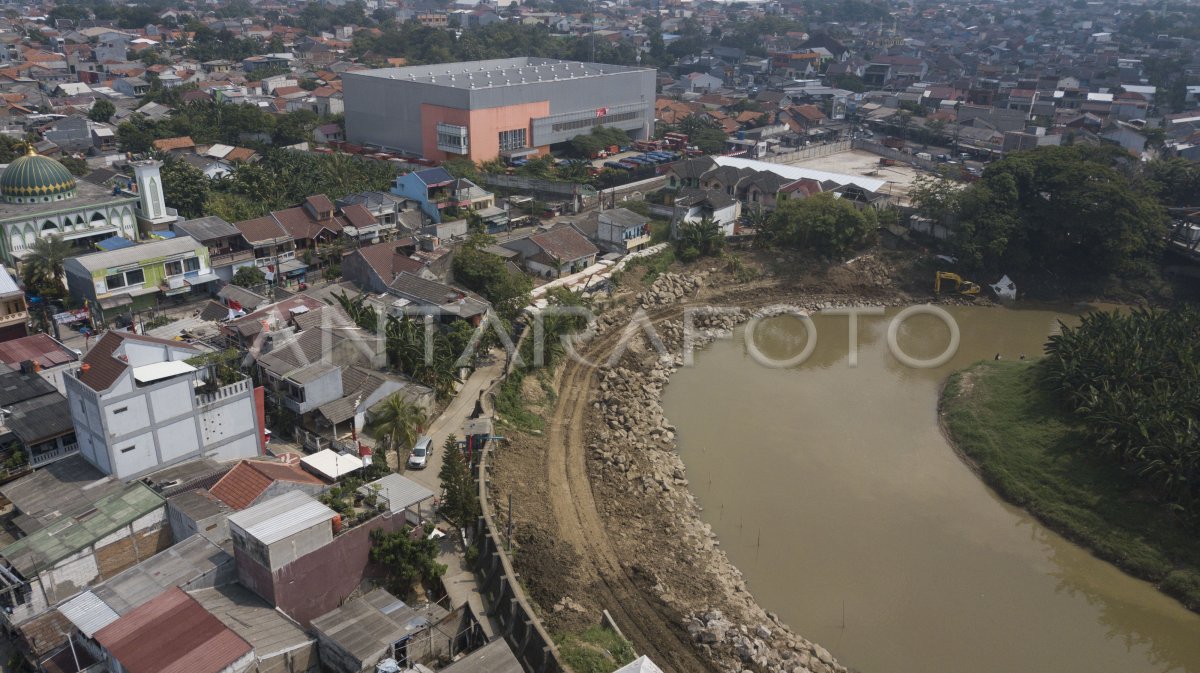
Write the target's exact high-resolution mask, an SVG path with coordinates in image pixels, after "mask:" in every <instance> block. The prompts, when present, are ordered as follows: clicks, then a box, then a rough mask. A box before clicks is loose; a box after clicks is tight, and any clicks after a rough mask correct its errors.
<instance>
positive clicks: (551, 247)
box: [529, 226, 600, 262]
mask: <svg viewBox="0 0 1200 673" xmlns="http://www.w3.org/2000/svg"><path fill="white" fill-rule="evenodd" d="M529 240H531V241H533V242H534V243H535V244H537V246H538V247H539V248H541V249H542V250H545V251H546V253H548V254H549V255H550V256H551V257H554V258H555V259H558V260H560V261H564V262H572V261H575V260H577V259H580V258H583V257H587V256H589V255H595V254H597V253H599V252H600V250H599V249H598V248H597V247H596V246H595V245H593V244H592V242H591V241H589V240H588V239H587V237H586V236H584V235H583V234H581V233H579V230H578V229H576V228H575V227H572V226H565V227H555V228H554V229H551V230H550V231H547V232H545V233H541V234H534V235H533V236H530V237H529Z"/></svg>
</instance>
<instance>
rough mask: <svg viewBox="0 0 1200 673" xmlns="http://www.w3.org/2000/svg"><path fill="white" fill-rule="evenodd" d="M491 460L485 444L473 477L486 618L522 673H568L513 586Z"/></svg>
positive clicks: (478, 569) (518, 589) (477, 568)
mask: <svg viewBox="0 0 1200 673" xmlns="http://www.w3.org/2000/svg"><path fill="white" fill-rule="evenodd" d="M526 331H527V332H528V330H526ZM491 460H492V448H491V446H490V443H489V444H488V445H486V446H485V447H484V450H483V453H482V455H481V456H480V459H479V471H478V473H477V474H476V479H477V480H478V484H479V505H480V510H481V511H482V515H481V516H480V517H479V525H478V526H476V527H475V528H476V531H477V533H476V536H475V538H476V539H475V545H476V546H477V548H478V549H479V558H478V561H477V562H476V565H475V574H476V576H477V577H478V578H479V585H480V593H481V594H482V595H483V601H484V605H485V606H486V608H487V611H488V614H489V615H491V616H492V617H493V618H494V619H495V620H496V622H497V623H498V624H499V625H500V633H501V634H502V635H503V636H504V640H505V641H507V642H508V646H509V647H510V648H512V651H513V653H514V654H516V655H517V659H518V660H519V661H520V662H521V666H522V667H523V668H524V669H525V672H526V673H570V668H568V667H567V665H566V664H565V663H563V661H562V658H561V657H560V655H559V653H558V648H557V647H555V645H554V641H553V640H552V639H551V638H550V634H548V633H547V632H546V628H545V627H544V626H542V622H541V620H539V619H538V617H537V614H535V613H534V611H533V607H532V606H531V605H530V604H529V600H528V599H527V598H526V597H525V591H524V590H523V589H521V585H520V584H519V583H518V582H517V579H516V578H517V574H516V572H514V571H513V567H512V559H511V558H509V556H508V553H507V552H505V551H504V545H503V544H502V543H501V537H500V534H499V531H498V529H497V527H496V523H495V521H494V520H493V512H492V504H491V501H490V499H489V493H488V482H489V479H488V471H489V467H488V466H489V464H490V462H491Z"/></svg>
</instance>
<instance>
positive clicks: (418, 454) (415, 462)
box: [408, 437, 433, 470]
mask: <svg viewBox="0 0 1200 673" xmlns="http://www.w3.org/2000/svg"><path fill="white" fill-rule="evenodd" d="M432 447H433V440H432V439H430V438H428V437H422V438H420V439H418V440H417V444H416V446H414V447H413V448H412V451H410V452H409V454H408V467H409V469H411V470H424V469H425V468H426V467H427V466H428V465H429V452H430V450H432Z"/></svg>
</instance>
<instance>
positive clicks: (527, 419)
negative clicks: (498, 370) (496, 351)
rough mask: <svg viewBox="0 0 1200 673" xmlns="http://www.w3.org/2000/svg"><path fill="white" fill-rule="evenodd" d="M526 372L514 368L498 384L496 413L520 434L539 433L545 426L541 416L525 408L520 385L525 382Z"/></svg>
mask: <svg viewBox="0 0 1200 673" xmlns="http://www.w3.org/2000/svg"><path fill="white" fill-rule="evenodd" d="M526 375H527V370H526V369H524V368H521V367H516V368H514V369H513V370H512V372H511V373H510V374H509V375H508V378H506V379H504V383H502V384H500V388H499V389H498V390H497V391H496V412H497V413H498V414H500V417H501V418H502V419H503V420H504V421H505V422H506V423H508V424H509V425H510V426H512V427H513V428H516V429H517V430H520V431H521V432H541V431H542V429H543V428H544V427H545V426H546V423H545V421H543V420H542V417H541V416H538V415H537V414H535V413H533V412H532V411H530V410H529V409H527V408H526V407H525V393H524V391H523V390H522V388H521V385H522V384H523V383H524V382H525V376H526Z"/></svg>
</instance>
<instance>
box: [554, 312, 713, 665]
mask: <svg viewBox="0 0 1200 673" xmlns="http://www.w3.org/2000/svg"><path fill="white" fill-rule="evenodd" d="M674 312H675V310H674V309H671V310H666V311H661V312H660V314H659V315H658V316H657V317H659V318H662V317H664V316H666V315H668V314H672V313H674ZM619 338H620V334H612V335H610V336H606V337H601V338H600V339H599V340H598V342H597V343H596V344H595V345H594V346H593V347H592V348H591V349H589V350H588V355H589V356H590V357H591V358H592V359H593V361H599V360H601V359H602V358H606V357H607V356H608V355H609V353H610V352H611V351H612V350H613V349H614V348H615V347H616V346H617V344H618V341H619ZM597 369H598V366H597V365H596V364H585V363H582V362H577V361H571V362H568V363H567V364H566V365H564V367H563V368H562V370H561V371H560V373H559V375H558V377H557V381H556V385H555V386H554V387H555V389H557V390H559V391H562V394H561V396H560V397H559V398H558V404H557V405H556V406H555V408H554V413H553V415H552V416H551V417H550V419H549V424H548V433H547V439H548V442H547V446H548V447H550V450H549V451H548V452H547V456H546V479H547V483H548V484H549V489H548V490H549V498H550V507H551V510H552V513H553V516H554V520H555V521H556V522H557V536H558V539H559V540H560V541H561V542H564V543H566V544H569V545H570V546H571V547H573V548H574V549H575V550H576V551H577V552H578V554H579V558H580V568H579V571H580V572H581V573H582V574H583V575H584V577H586V578H587V580H588V581H590V582H591V587H590V588H591V593H592V598H593V599H594V600H596V601H597V602H599V603H600V604H601V605H602V606H603V607H604V608H605V609H607V610H608V611H609V613H610V614H611V615H612V616H613V619H615V620H616V622H617V625H618V626H619V627H620V629H621V630H622V631H623V632H624V634H625V636H626V637H627V638H629V639H630V640H631V641H632V642H633V645H634V647H635V648H636V649H637V651H638V652H640V653H643V654H648V655H649V656H650V658H651V659H653V660H654V662H655V663H657V664H658V665H659V667H660V668H662V669H663V670H664V671H667V672H668V673H672V672H674V673H699V672H701V671H714V672H715V671H717V670H719V669H717V668H716V667H715V666H714V665H713V663H712V662H711V661H708V660H706V659H704V658H703V657H701V656H700V655H699V654H698V653H697V651H696V649H695V647H694V646H693V645H692V642H691V639H690V638H689V637H688V634H687V633H686V631H684V629H683V625H682V622H681V616H680V615H678V614H676V613H675V612H674V611H673V610H671V609H670V608H668V607H667V606H666V605H664V604H663V603H662V602H661V601H659V600H658V599H657V598H655V597H653V596H651V595H648V594H647V593H646V592H645V591H644V590H643V589H642V588H639V587H638V586H637V585H636V584H635V583H634V582H633V580H632V579H631V578H630V576H629V574H628V573H627V571H626V568H625V567H624V566H623V565H622V563H621V559H620V558H619V557H618V555H617V553H616V548H615V547H614V546H613V543H612V541H611V540H610V539H609V537H608V533H607V530H606V528H605V525H604V522H603V521H602V520H601V518H600V513H599V512H598V511H597V508H596V500H595V497H594V495H593V493H592V485H591V481H590V480H589V478H588V471H587V446H586V442H585V439H584V427H585V425H586V419H585V416H586V414H587V410H588V402H589V397H590V391H591V381H592V378H593V376H594V375H595V373H596V371H597Z"/></svg>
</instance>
